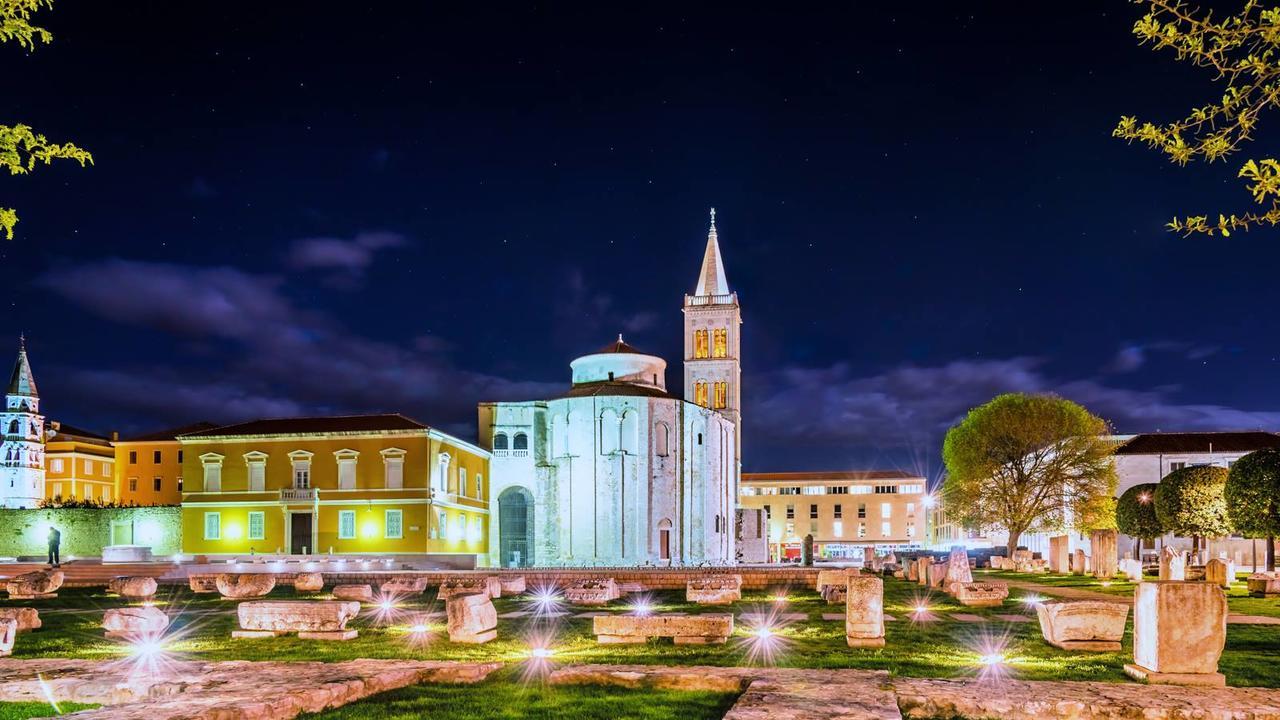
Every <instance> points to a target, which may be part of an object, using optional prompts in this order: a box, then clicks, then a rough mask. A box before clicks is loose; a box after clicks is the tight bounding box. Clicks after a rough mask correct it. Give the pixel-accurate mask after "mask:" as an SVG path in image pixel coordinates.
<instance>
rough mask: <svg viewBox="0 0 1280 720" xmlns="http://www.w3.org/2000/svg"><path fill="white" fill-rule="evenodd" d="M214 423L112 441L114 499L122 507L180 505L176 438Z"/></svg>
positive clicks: (179, 459)
mask: <svg viewBox="0 0 1280 720" xmlns="http://www.w3.org/2000/svg"><path fill="white" fill-rule="evenodd" d="M214 427H217V426H216V425H214V424H213V423H207V422H201V423H195V424H194V425H185V426H183V427H177V428H169V429H167V430H159V431H156V432H150V433H146V434H143V435H134V436H131V437H127V438H124V439H121V438H119V436H116V438H115V439H114V440H113V441H112V443H111V444H112V445H113V446H114V447H115V488H116V497H117V498H119V499H120V503H121V504H123V505H179V504H181V503H182V484H183V482H182V478H183V474H182V461H183V451H182V445H181V444H180V443H179V442H178V436H179V435H184V434H186V433H193V432H199V431H201V430H210V429H212V428H214Z"/></svg>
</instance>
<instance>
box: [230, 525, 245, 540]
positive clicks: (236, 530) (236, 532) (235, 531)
mask: <svg viewBox="0 0 1280 720" xmlns="http://www.w3.org/2000/svg"><path fill="white" fill-rule="evenodd" d="M242 534H243V531H242V530H241V529H240V523H227V539H228V540H239V539H240V536H241V535H242Z"/></svg>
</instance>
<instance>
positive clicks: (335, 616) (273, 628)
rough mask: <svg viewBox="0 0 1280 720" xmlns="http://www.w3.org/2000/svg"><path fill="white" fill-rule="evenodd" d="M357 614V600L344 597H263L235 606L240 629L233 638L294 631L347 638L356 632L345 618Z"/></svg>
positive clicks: (309, 637)
mask: <svg viewBox="0 0 1280 720" xmlns="http://www.w3.org/2000/svg"><path fill="white" fill-rule="evenodd" d="M359 614H360V603H358V602H355V601H344V600H267V601H256V602H242V603H240V604H239V605H237V606H236V617H237V619H239V621H240V629H239V630H235V631H233V632H232V633H231V637H235V638H261V637H275V636H279V635H285V634H287V633H297V634H298V637H299V638H301V639H303V640H350V639H352V638H354V637H356V636H357V634H358V633H357V632H356V631H355V630H348V629H347V622H348V621H350V620H351V619H352V618H354V617H355V616H356V615H359Z"/></svg>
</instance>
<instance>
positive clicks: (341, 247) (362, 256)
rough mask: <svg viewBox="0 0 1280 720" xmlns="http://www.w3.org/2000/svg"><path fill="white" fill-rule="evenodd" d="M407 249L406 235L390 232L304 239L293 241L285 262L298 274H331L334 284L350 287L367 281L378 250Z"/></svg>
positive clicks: (330, 277)
mask: <svg viewBox="0 0 1280 720" xmlns="http://www.w3.org/2000/svg"><path fill="white" fill-rule="evenodd" d="M406 245H408V241H407V240H406V239H405V238H404V236H403V235H399V234H397V233H391V232H362V233H359V234H357V235H356V236H355V237H354V238H352V239H350V240H344V239H342V238H333V237H316V238H305V239H302V240H295V241H293V243H292V244H291V245H290V246H289V251H288V253H287V256H286V260H287V261H288V263H289V265H290V266H291V267H293V268H296V269H299V270H319V271H329V272H330V273H331V274H330V276H329V279H330V280H331V284H334V285H339V286H343V287H350V286H354V285H356V284H358V283H359V281H360V280H363V279H364V274H365V272H366V271H367V270H368V269H369V266H370V265H372V264H373V260H374V256H375V255H376V254H377V253H378V251H379V250H387V249H391V248H399V247H404V246H406Z"/></svg>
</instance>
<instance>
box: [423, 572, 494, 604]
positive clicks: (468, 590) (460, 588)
mask: <svg viewBox="0 0 1280 720" xmlns="http://www.w3.org/2000/svg"><path fill="white" fill-rule="evenodd" d="M474 593H484V594H485V595H488V596H489V597H490V598H497V597H502V582H501V581H500V580H499V579H498V576H496V575H488V576H486V575H467V576H462V577H453V578H448V579H447V580H445V581H444V582H442V583H440V590H439V592H438V593H437V594H436V597H437V598H439V599H441V600H448V599H449V598H451V597H454V596H456V595H472V594H474Z"/></svg>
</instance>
